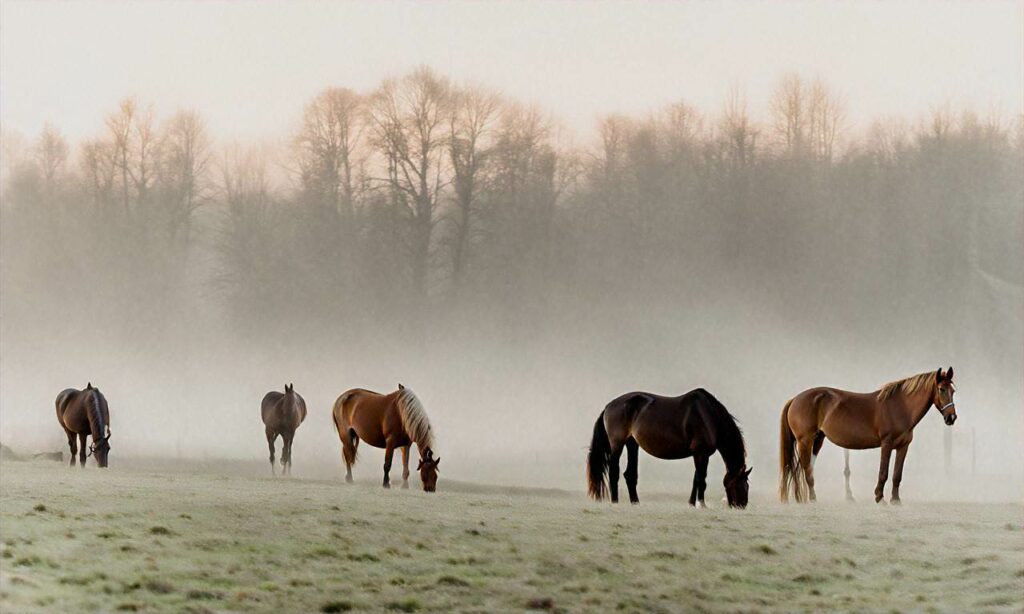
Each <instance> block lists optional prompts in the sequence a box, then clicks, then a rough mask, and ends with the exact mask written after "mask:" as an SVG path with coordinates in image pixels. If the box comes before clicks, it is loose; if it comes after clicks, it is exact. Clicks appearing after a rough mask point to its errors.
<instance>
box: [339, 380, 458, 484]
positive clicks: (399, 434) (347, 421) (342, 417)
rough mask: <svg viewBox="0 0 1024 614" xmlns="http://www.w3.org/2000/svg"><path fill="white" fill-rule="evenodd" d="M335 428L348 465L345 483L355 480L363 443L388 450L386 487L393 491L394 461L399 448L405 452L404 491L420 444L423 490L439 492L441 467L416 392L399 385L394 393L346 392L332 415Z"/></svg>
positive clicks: (359, 389)
mask: <svg viewBox="0 0 1024 614" xmlns="http://www.w3.org/2000/svg"><path fill="white" fill-rule="evenodd" d="M331 415H332V417H333V418H334V428H336V429H337V430H338V438H339V439H341V458H342V461H344V463H345V481H346V482H351V481H352V465H354V464H355V462H356V451H357V448H358V447H359V441H360V440H362V441H365V442H366V443H368V444H370V445H371V446H373V447H375V448H384V488H391V478H390V477H389V473H390V471H391V458H392V456H393V455H394V453H395V448H398V449H400V450H402V488H409V448H410V447H411V446H412V444H414V443H415V444H416V448H417V449H419V452H420V462H419V465H418V466H417V467H416V469H417V471H419V472H420V480H421V481H422V482H423V490H425V491H427V492H434V490H436V489H437V466H438V465H439V464H440V463H441V457H440V456H439V457H437V458H434V451H433V449H432V446H433V443H434V441H433V440H434V436H433V433H432V431H431V429H430V420H428V419H427V412H426V411H425V410H424V409H423V404H422V403H420V400H419V399H418V398H416V395H415V394H414V393H413V391H412V390H411V389H409V388H406V387H405V386H403V385H401V384H399V385H398V390H396V391H394V392H392V393H391V394H379V393H376V392H371V391H369V390H363V389H361V388H355V389H353V390H349V391H347V392H344V393H342V395H341V396H340V397H338V400H337V401H335V402H334V410H333V411H332V412H331Z"/></svg>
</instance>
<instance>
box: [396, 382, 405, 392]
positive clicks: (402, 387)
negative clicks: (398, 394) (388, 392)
mask: <svg viewBox="0 0 1024 614" xmlns="http://www.w3.org/2000/svg"><path fill="white" fill-rule="evenodd" d="M398 389H399V390H405V386H403V385H402V383H401V382H399V383H398Z"/></svg>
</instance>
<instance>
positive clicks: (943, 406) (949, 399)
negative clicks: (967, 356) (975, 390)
mask: <svg viewBox="0 0 1024 614" xmlns="http://www.w3.org/2000/svg"><path fill="white" fill-rule="evenodd" d="M954 392H956V389H955V388H953V367H950V368H949V370H948V371H946V372H945V373H943V372H942V367H939V370H938V371H936V372H935V394H934V395H933V396H932V405H934V406H935V409H937V410H939V413H940V414H942V419H943V420H944V421H945V422H946V424H947V425H948V426H953V423H954V422H956V405H955V404H954V403H953V393H954Z"/></svg>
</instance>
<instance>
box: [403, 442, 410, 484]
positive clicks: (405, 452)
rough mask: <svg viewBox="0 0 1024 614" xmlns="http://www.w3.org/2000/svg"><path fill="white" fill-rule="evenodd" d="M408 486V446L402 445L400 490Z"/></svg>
mask: <svg viewBox="0 0 1024 614" xmlns="http://www.w3.org/2000/svg"><path fill="white" fill-rule="evenodd" d="M408 488H409V446H402V490H407V489H408Z"/></svg>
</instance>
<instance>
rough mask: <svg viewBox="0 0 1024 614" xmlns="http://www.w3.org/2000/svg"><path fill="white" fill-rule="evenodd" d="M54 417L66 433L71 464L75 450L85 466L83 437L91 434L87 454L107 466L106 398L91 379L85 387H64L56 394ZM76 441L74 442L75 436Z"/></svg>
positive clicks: (107, 411) (107, 426) (108, 444)
mask: <svg viewBox="0 0 1024 614" xmlns="http://www.w3.org/2000/svg"><path fill="white" fill-rule="evenodd" d="M57 421H58V422H60V426H61V428H63V429H64V433H65V434H67V436H68V447H69V448H71V466H72V467H74V466H75V453H76V452H77V453H78V455H79V456H78V460H79V463H80V464H81V465H82V467H85V458H86V454H85V441H86V439H87V438H88V437H89V436H90V435H92V445H91V446H89V456H93V455H95V456H96V464H97V465H99V466H100V467H106V466H107V455H108V454H109V452H110V410H109V409H108V408H107V399H106V397H104V396H103V393H102V392H100V391H99V389H98V388H93V387H92V382H89V383H88V384H87V385H86V386H85V390H76V389H75V388H68V389H67V390H63V391H61V393H60V394H58V395H57ZM76 438H77V439H78V441H79V442H80V443H79V444H77V445H76V442H75V439H76Z"/></svg>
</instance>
